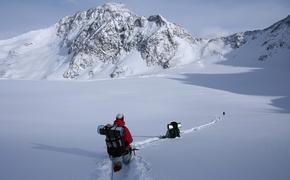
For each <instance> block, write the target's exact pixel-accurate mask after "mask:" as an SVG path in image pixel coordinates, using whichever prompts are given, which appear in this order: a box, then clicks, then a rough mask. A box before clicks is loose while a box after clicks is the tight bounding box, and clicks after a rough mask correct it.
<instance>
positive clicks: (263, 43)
mask: <svg viewBox="0 0 290 180" xmlns="http://www.w3.org/2000/svg"><path fill="white" fill-rule="evenodd" d="M221 43H222V44H223V47H222V48H218V49H217V48H216V46H214V45H213V44H221ZM253 43H254V44H255V45H256V46H258V47H257V48H258V49H259V48H260V49H261V50H264V51H263V52H261V51H259V52H260V53H261V54H260V55H259V57H258V60H261V61H264V60H266V59H267V58H268V57H269V56H272V55H273V54H275V53H276V52H277V50H278V49H288V50H290V15H289V16H287V17H286V18H285V19H282V20H281V21H279V22H277V23H275V24H273V25H271V26H270V27H268V28H265V29H263V30H255V31H246V32H240V33H235V34H233V35H230V36H227V37H221V38H216V39H212V40H210V41H209V42H208V44H207V46H206V50H207V51H206V52H207V55H208V54H210V55H217V54H219V55H223V54H225V53H227V52H228V51H227V50H226V49H228V48H231V49H233V50H235V49H238V48H241V47H243V46H244V45H249V44H253ZM212 47H214V48H212ZM226 47H227V48H226ZM219 49H220V50H219Z"/></svg>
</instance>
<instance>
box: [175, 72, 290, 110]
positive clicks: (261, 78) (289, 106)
mask: <svg viewBox="0 0 290 180" xmlns="http://www.w3.org/2000/svg"><path fill="white" fill-rule="evenodd" d="M183 75H184V78H171V79H174V80H178V81H181V82H183V83H185V84H189V85H196V86H202V87H207V88H213V89H218V90H224V91H229V92H232V93H237V94H244V95H256V96H276V97H277V98H275V99H273V100H272V102H271V103H270V104H271V105H273V106H275V107H277V108H279V109H278V110H277V112H279V113H290V84H289V83H288V79H287V78H288V77H289V76H288V75H289V72H288V71H283V70H281V71H279V70H272V69H271V70H267V69H258V70H254V71H251V72H244V73H237V74H194V73H188V74H183Z"/></svg>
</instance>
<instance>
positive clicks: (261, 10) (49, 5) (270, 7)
mask: <svg viewBox="0 0 290 180" xmlns="http://www.w3.org/2000/svg"><path fill="white" fill-rule="evenodd" d="M106 2H120V3H123V4H125V5H126V6H127V8H128V9H130V10H131V11H133V12H134V13H136V14H138V15H143V16H146V17H148V16H149V15H153V14H161V15H162V16H164V17H165V18H166V19H167V20H169V21H171V22H174V23H176V24H179V25H181V26H183V27H185V28H186V29H187V30H189V32H191V34H192V35H193V36H194V37H215V36H220V35H228V34H231V33H235V32H242V31H246V30H255V29H263V28H265V27H267V26H270V25H271V24H273V23H275V22H276V21H279V20H280V19H283V18H285V17H286V16H288V15H289V14H290V1H289V0H242V1H234V0H118V1H106V0H0V39H7V38H11V37H13V36H16V35H20V34H22V33H25V32H28V31H31V30H37V29H41V28H46V27H49V26H51V25H53V24H55V23H56V22H57V21H58V20H59V19H61V18H62V17H64V16H67V15H72V14H74V13H75V12H77V11H83V10H87V9H89V8H92V7H96V6H99V5H102V4H104V3H106Z"/></svg>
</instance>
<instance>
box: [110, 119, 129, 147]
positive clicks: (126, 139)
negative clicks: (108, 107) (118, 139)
mask: <svg viewBox="0 0 290 180" xmlns="http://www.w3.org/2000/svg"><path fill="white" fill-rule="evenodd" d="M114 125H118V126H121V127H123V128H124V136H123V140H124V142H125V144H126V150H129V149H130V148H131V145H130V144H131V143H132V142H133V138H132V136H131V133H130V131H129V129H128V128H127V127H126V126H125V121H124V120H122V119H116V120H115V121H114Z"/></svg>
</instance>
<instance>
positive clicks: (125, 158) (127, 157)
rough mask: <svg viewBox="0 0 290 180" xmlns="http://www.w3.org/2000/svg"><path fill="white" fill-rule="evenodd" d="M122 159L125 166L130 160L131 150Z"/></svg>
mask: <svg viewBox="0 0 290 180" xmlns="http://www.w3.org/2000/svg"><path fill="white" fill-rule="evenodd" d="M122 158H123V163H124V164H126V165H127V164H129V163H130V161H131V159H132V150H129V152H128V153H127V154H125V155H123V156H122Z"/></svg>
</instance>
